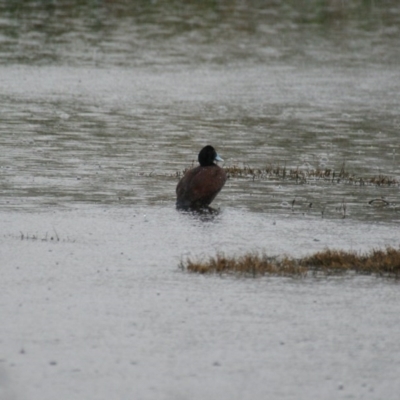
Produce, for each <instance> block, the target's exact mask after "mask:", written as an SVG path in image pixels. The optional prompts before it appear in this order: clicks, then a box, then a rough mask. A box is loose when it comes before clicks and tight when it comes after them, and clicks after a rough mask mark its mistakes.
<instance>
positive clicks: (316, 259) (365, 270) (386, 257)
mask: <svg viewBox="0 0 400 400" xmlns="http://www.w3.org/2000/svg"><path fill="white" fill-rule="evenodd" d="M180 267H181V268H182V269H183V270H187V271H190V272H196V273H200V274H213V273H214V274H237V275H245V276H252V277H257V276H263V275H276V276H292V277H305V276H307V275H310V274H311V275H318V274H321V273H322V274H324V275H331V274H338V273H343V272H355V273H359V274H369V275H371V274H374V275H381V276H389V277H395V278H399V277H400V249H394V248H392V247H387V248H386V249H383V250H380V249H377V250H372V251H370V252H369V253H365V254H360V253H356V252H351V251H344V250H330V249H327V250H324V251H321V252H317V253H315V254H313V255H311V256H307V257H303V258H300V259H295V258H291V257H268V256H267V255H265V254H259V253H247V254H244V255H241V256H238V257H229V256H225V255H224V254H222V253H219V254H217V255H216V256H214V257H210V258H208V259H207V260H205V261H201V260H192V259H187V260H186V261H182V262H181V264H180Z"/></svg>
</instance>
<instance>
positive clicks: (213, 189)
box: [176, 146, 227, 209]
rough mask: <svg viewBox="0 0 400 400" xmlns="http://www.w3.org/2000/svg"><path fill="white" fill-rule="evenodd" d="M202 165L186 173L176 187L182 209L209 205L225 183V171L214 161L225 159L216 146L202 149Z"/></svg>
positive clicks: (199, 157) (178, 201)
mask: <svg viewBox="0 0 400 400" xmlns="http://www.w3.org/2000/svg"><path fill="white" fill-rule="evenodd" d="M198 160H199V163H200V165H199V166H198V167H196V168H193V169H191V170H189V171H187V172H186V173H185V175H184V176H183V178H182V179H181V180H180V181H179V183H178V186H177V187H176V196H177V199H176V206H177V208H180V209H196V208H202V207H208V205H209V204H210V203H211V202H212V201H213V200H214V198H215V196H216V195H217V194H218V193H219V192H220V190H221V189H222V187H223V186H224V185H225V182H226V179H227V176H226V173H225V171H224V170H223V169H222V168H221V167H219V166H218V165H217V164H215V163H214V161H223V160H222V158H221V157H220V156H219V155H218V154H217V152H216V151H215V149H214V147H212V146H206V147H204V148H203V149H201V151H200V153H199V156H198Z"/></svg>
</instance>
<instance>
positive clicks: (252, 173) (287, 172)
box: [224, 163, 399, 186]
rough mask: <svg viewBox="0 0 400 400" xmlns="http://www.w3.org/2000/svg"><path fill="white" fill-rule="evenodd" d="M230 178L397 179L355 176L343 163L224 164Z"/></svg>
mask: <svg viewBox="0 0 400 400" xmlns="http://www.w3.org/2000/svg"><path fill="white" fill-rule="evenodd" d="M224 169H225V171H226V173H227V174H228V176H229V177H230V178H244V179H249V178H250V179H252V180H256V179H257V180H263V179H272V180H289V181H296V182H297V183H307V182H309V181H310V180H313V181H315V180H319V181H323V182H327V183H348V184H352V185H359V186H365V185H375V186H395V185H398V184H399V181H398V180H396V179H395V178H391V177H388V176H384V175H379V176H372V177H357V176H355V175H353V174H351V173H350V172H348V171H347V170H346V168H345V164H344V163H343V164H342V166H341V168H340V170H337V171H335V170H333V169H330V168H325V169H321V168H316V169H315V168H311V167H310V168H286V165H284V166H280V165H279V164H278V165H275V166H274V165H267V166H266V167H265V168H251V167H249V166H243V167H240V166H237V165H232V166H226V167H224Z"/></svg>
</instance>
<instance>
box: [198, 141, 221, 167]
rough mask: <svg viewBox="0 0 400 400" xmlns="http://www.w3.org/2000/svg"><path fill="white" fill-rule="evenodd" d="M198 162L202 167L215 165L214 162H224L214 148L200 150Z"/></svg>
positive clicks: (207, 147) (208, 147)
mask: <svg viewBox="0 0 400 400" xmlns="http://www.w3.org/2000/svg"><path fill="white" fill-rule="evenodd" d="M198 160H199V163H200V165H201V166H202V167H207V166H209V165H213V164H214V161H224V160H223V159H222V158H221V157H220V156H219V155H218V154H217V152H216V151H215V149H214V147H212V146H206V147H203V148H202V149H201V150H200V153H199V157H198Z"/></svg>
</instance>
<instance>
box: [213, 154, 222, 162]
mask: <svg viewBox="0 0 400 400" xmlns="http://www.w3.org/2000/svg"><path fill="white" fill-rule="evenodd" d="M215 161H224V160H223V158H221V157H220V156H219V155H218V154H217V157H215Z"/></svg>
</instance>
